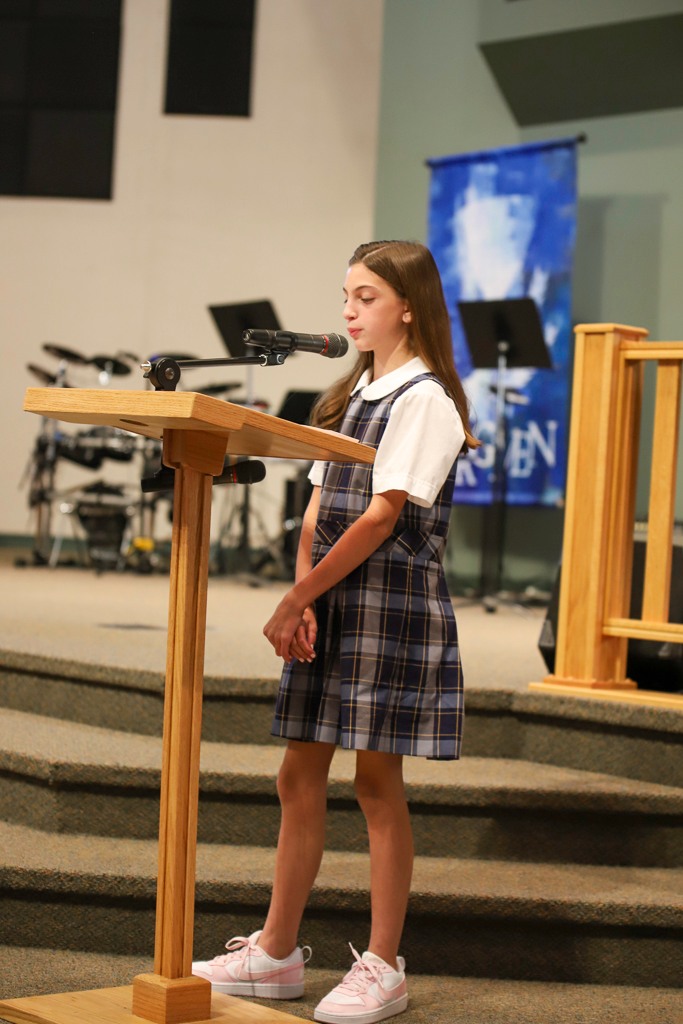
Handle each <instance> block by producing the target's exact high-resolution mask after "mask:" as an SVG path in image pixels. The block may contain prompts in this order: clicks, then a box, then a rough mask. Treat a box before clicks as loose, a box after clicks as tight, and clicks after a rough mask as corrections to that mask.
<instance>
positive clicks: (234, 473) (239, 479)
mask: <svg viewBox="0 0 683 1024" xmlns="http://www.w3.org/2000/svg"><path fill="white" fill-rule="evenodd" d="M265 476H266V467H265V466H264V464H263V463H262V462H259V461H258V460H257V459H244V460H241V461H240V462H233V463H232V464H230V460H229V459H227V460H226V464H225V466H224V467H223V472H222V473H221V475H220V476H219V477H217V478H216V480H215V481H214V482H215V483H217V484H257V483H259V482H260V481H261V480H264V479H265Z"/></svg>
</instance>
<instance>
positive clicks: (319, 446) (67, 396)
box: [24, 388, 375, 463]
mask: <svg viewBox="0 0 683 1024" xmlns="http://www.w3.org/2000/svg"><path fill="white" fill-rule="evenodd" d="M24 410H25V411H26V412H35V413H37V414H38V415H40V416H47V417H48V418H49V419H55V420H65V421H66V422H69V423H87V424H95V425H98V426H102V425H103V426H109V427H118V428H119V429H121V430H128V431H131V432H132V433H133V434H142V435H144V436H145V437H158V438H160V437H162V435H163V432H164V430H190V431H192V430H201V431H203V432H204V433H211V434H221V435H224V436H225V442H226V448H225V450H226V454H228V455H259V456H262V457H263V456H265V457H268V456H270V457H272V458H279V459H306V460H311V459H323V460H325V461H332V462H366V463H372V462H374V459H375V449H374V448H372V447H371V446H370V445H365V444H360V442H358V441H355V440H354V439H353V438H351V437H346V436H345V435H344V434H338V433H336V432H335V431H333V430H320V429H319V428H317V427H303V426H301V425H300V424H298V423H290V422H289V420H281V419H278V417H277V416H271V415H269V414H268V413H264V412H257V411H256V410H255V409H248V408H247V407H246V406H243V405H234V404H233V403H232V402H224V401H221V400H220V399H218V398H210V397H209V396H208V395H200V394H198V393H197V392H194V391H114V390H112V391H108V390H104V389H102V390H100V389H88V388H27V390H26V396H25V399H24Z"/></svg>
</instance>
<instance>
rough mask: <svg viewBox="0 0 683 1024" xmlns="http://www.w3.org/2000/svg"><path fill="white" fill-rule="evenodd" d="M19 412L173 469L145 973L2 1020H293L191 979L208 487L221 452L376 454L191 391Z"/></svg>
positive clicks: (70, 396) (95, 393) (30, 401)
mask: <svg viewBox="0 0 683 1024" xmlns="http://www.w3.org/2000/svg"><path fill="white" fill-rule="evenodd" d="M24 409H25V410H26V411H28V412H34V413H37V414H38V415H40V416H46V417H49V418H51V419H57V420H65V421H67V422H72V423H83V424H95V425H106V426H112V427H119V428H121V429H123V430H129V431H132V432H133V433H137V434H142V435H144V436H146V437H156V438H163V455H162V461H163V463H164V464H165V465H166V466H169V467H172V468H173V469H175V486H174V503H173V539H172V549H171V552H172V553H171V571H170V584H169V586H170V593H169V615H168V646H167V657H166V691H165V699H164V729H163V755H162V770H161V813H160V824H159V877H158V883H157V912H156V935H155V944H154V973H153V974H145V975H139V976H138V977H136V978H135V979H134V980H133V984H132V986H125V987H123V988H113V989H101V990H95V991H89V992H77V993H66V994H60V995H52V996H32V997H28V998H24V999H11V1000H7V1001H5V1002H0V1016H2V1017H4V1018H6V1019H7V1020H9V1021H32V1022H34V1024H74V1022H76V1021H102V1022H106V1024H122V1022H124V1021H125V1022H127V1024H131V1022H134V1021H136V1020H148V1021H155V1022H157V1024H185V1022H190V1021H207V1022H208V1021H211V1022H212V1024H233V1022H234V1024H238V1022H239V1024H243V1022H246V1021H254V1022H266V1021H267V1022H271V1021H272V1022H273V1024H275V1022H277V1021H282V1022H285V1021H296V1020H299V1018H296V1017H293V1016H292V1015H291V1014H287V1013H282V1012H280V1011H277V1010H271V1009H269V1008H267V1007H264V1006H257V1005H256V1004H253V1003H245V1001H244V1000H243V999H237V998H235V997H231V996H224V995H216V994H214V995H213V999H212V992H211V986H210V984H209V982H207V981H204V980H203V979H202V978H196V977H193V976H192V974H191V970H192V937H193V929H194V897H195V866H196V849H197V811H198V802H199V748H200V736H201V717H202V687H203V670H204V637H205V631H206V594H207V586H208V569H209V527H210V515H211V488H212V483H213V477H214V476H218V475H220V473H221V472H222V471H223V464H224V459H225V456H226V454H228V455H259V456H269V457H275V458H287V459H325V460H329V461H338V462H366V463H371V462H373V460H374V456H375V452H374V449H373V448H371V447H369V446H367V445H362V444H359V443H358V442H357V441H354V440H353V439H352V438H348V437H344V436H343V435H341V434H336V433H334V432H332V431H326V430H318V429H315V428H312V427H303V426H300V425H299V424H296V423H290V422H288V421H286V420H280V419H278V418H277V417H275V416H270V415H267V414H266V413H261V412H256V411H254V410H252V409H247V408H245V407H243V406H239V405H233V404H231V403H230V402H223V401H219V400H218V399H215V398H209V397H207V396H206V395H200V394H196V393H194V392H175V391H158V392H156V391H105V390H101V391H100V390H85V389H83V390H81V389H75V388H74V389H71V388H69V389H67V388H29V389H28V390H27V392H26V398H25V402H24Z"/></svg>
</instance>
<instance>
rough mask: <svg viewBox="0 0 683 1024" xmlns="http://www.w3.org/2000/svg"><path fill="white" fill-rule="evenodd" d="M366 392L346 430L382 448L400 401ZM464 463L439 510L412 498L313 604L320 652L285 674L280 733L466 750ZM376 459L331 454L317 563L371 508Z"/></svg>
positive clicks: (415, 750)
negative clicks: (455, 558)
mask: <svg viewBox="0 0 683 1024" xmlns="http://www.w3.org/2000/svg"><path fill="white" fill-rule="evenodd" d="M426 379H431V380H435V381H437V382H438V378H437V377H435V376H434V375H433V374H424V373H423V374H420V375H419V376H417V377H414V378H412V380H410V381H408V382H407V383H406V384H404V385H402V386H401V387H398V388H397V389H396V390H395V391H394V392H392V393H391V394H389V395H387V396H385V397H384V398H380V399H378V400H375V401H367V400H364V399H363V398H362V395H361V392H360V391H359V392H358V393H356V394H355V395H354V396H353V397H352V398H351V401H350V404H349V407H348V410H347V412H346V415H345V417H344V421H343V423H342V426H341V433H343V434H348V435H351V436H352V437H355V438H357V439H358V440H359V441H362V442H363V443H364V444H369V445H372V446H373V447H375V448H377V447H378V445H379V443H380V441H381V439H382V435H383V433H384V430H385V428H386V425H387V422H388V420H389V413H390V412H391V407H392V405H393V403H394V402H395V401H396V399H397V398H398V397H399V396H400V395H402V394H403V393H404V392H405V391H406V390H407V389H408V388H409V387H411V386H412V385H413V384H416V383H417V382H418V381H421V380H426ZM454 480H455V463H454V464H453V467H452V468H451V471H450V473H449V475H448V479H447V480H446V482H445V483H444V485H443V487H442V488H441V491H440V492H439V494H438V496H437V498H436V501H435V502H434V504H433V506H432V507H431V508H423V507H421V506H419V505H416V504H415V503H414V502H411V501H406V502H405V504H404V506H403V509H402V511H401V513H400V515H399V517H398V520H397V522H396V525H395V527H394V530H393V532H392V535H391V537H389V538H388V539H387V540H386V541H385V542H384V543H383V544H382V545H381V546H380V547H379V548H378V549H377V550H376V551H375V552H374V553H373V554H372V555H370V557H369V558H368V559H366V561H365V562H363V563H362V564H361V565H359V566H358V567H357V568H356V569H354V570H353V571H352V572H350V573H349V575H348V576H346V577H345V578H344V579H343V580H340V582H339V583H337V584H336V585H335V586H334V587H332V588H331V589H330V590H329V591H327V592H326V593H325V594H323V595H321V597H319V598H318V599H317V600H316V602H315V613H316V617H317V620H318V640H317V643H316V657H315V658H314V660H313V661H312V662H311V663H308V662H303V663H302V662H299V661H293V662H292V663H290V664H289V665H286V666H285V668H284V671H283V673H282V679H281V682H280V688H279V692H278V696H277V702H276V707H275V717H274V721H273V729H272V732H273V735H275V736H282V737H286V738H288V739H295V740H304V741H305V740H312V741H318V742H323V743H335V744H337V745H339V746H341V747H343V748H346V749H351V750H378V751H383V752H386V753H394V754H412V755H416V756H422V757H427V758H433V759H438V760H453V759H455V758H457V757H459V756H460V743H461V736H462V723H463V692H462V672H461V667H460V654H459V650H458V637H457V631H456V625H455V616H454V614H453V606H452V604H451V601H450V597H449V594H448V589H447V587H446V580H445V577H444V572H443V566H442V559H443V553H444V549H445V546H446V535H447V532H448V523H449V516H450V511H451V499H452V494H453V484H454ZM371 498H372V466H371V465H363V464H361V463H357V464H356V463H328V464H327V466H326V470H325V476H324V479H323V484H322V489H321V494H320V511H319V514H318V521H317V525H316V530H315V535H314V540H313V565H315V564H316V563H317V562H318V561H320V559H321V558H323V556H324V555H325V554H327V552H328V551H329V550H330V548H331V547H332V545H333V544H334V543H335V541H336V540H337V539H338V538H339V537H340V536H341V535H342V534H343V533H344V531H345V530H346V529H347V528H348V526H349V525H350V524H351V523H353V522H354V521H355V520H356V519H358V517H359V516H360V515H361V514H362V513H363V512H364V511H365V509H366V508H367V507H368V505H369V503H370V500H371Z"/></svg>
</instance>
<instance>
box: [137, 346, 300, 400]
mask: <svg viewBox="0 0 683 1024" xmlns="http://www.w3.org/2000/svg"><path fill="white" fill-rule="evenodd" d="M289 354H290V351H289V350H288V351H281V350H280V349H276V350H273V351H271V352H261V353H260V354H259V355H253V356H231V357H227V356H225V357H223V358H218V359H172V358H171V357H170V356H160V358H159V359H150V360H147V362H144V363H140V369H141V370H142V376H143V377H145V378H146V379H147V380H148V381H149V382H150V384H153V385H154V390H155V391H175V389H176V387H177V386H178V382H179V381H180V377H181V370H194V369H198V368H200V367H203V366H245V365H251V366H253V365H258V366H282V364H283V363H284V361H285V359H286V358H287V356H288V355H289Z"/></svg>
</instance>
